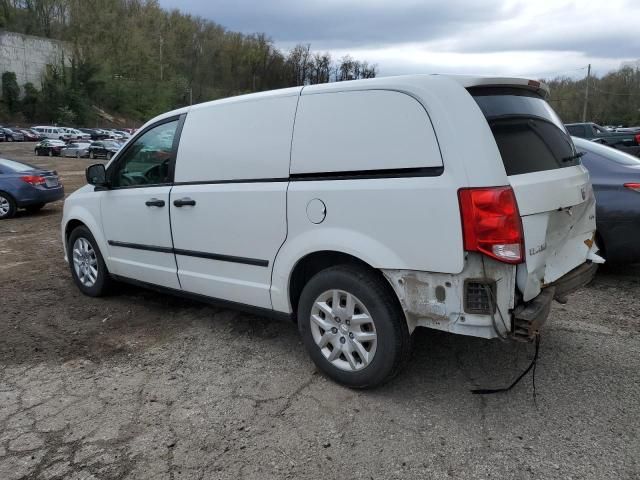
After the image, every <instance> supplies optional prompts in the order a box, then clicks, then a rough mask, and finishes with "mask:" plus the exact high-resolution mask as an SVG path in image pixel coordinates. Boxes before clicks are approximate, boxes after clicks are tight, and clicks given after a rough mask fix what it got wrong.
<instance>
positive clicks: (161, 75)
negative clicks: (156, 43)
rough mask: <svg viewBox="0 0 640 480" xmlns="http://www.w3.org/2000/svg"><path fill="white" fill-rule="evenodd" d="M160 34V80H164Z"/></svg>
mask: <svg viewBox="0 0 640 480" xmlns="http://www.w3.org/2000/svg"><path fill="white" fill-rule="evenodd" d="M162 42H163V39H162V36H160V81H162V80H164V78H163V77H164V72H163V70H162Z"/></svg>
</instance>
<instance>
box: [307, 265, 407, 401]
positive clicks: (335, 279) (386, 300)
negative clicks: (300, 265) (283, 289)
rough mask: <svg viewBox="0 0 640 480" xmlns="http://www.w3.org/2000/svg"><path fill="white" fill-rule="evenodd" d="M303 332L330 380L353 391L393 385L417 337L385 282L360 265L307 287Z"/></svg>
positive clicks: (333, 271) (324, 274) (335, 270)
mask: <svg viewBox="0 0 640 480" xmlns="http://www.w3.org/2000/svg"><path fill="white" fill-rule="evenodd" d="M298 328H299V330H300V335H301V337H302V341H303V343H304V345H305V347H306V349H307V351H308V352H309V355H310V356H311V358H312V359H313V361H314V362H315V364H316V365H317V366H318V368H319V369H320V370H321V371H323V372H324V373H325V374H326V375H327V376H328V377H330V378H331V379H333V380H335V381H336V382H338V383H341V384H343V385H346V386H349V387H352V388H371V387H375V386H378V385H381V384H383V383H385V382H387V381H389V380H390V379H392V378H393V377H394V376H395V375H396V374H397V373H398V372H399V371H400V370H401V368H402V367H403V366H404V364H405V363H406V362H407V360H408V358H409V355H410V353H411V336H410V335H409V330H408V328H407V323H406V320H405V318H404V314H403V313H402V311H401V309H400V307H399V305H398V302H397V299H396V298H395V297H394V294H393V292H392V291H391V290H390V288H389V286H388V285H386V284H385V281H384V279H382V278H380V277H379V276H378V275H376V274H374V273H373V272H371V271H369V270H367V269H366V268H364V267H360V266H356V265H340V266H336V267H331V268H328V269H326V270H323V271H321V272H320V273H318V274H316V275H315V276H314V277H313V278H311V280H309V282H308V283H307V285H305V287H304V289H303V291H302V294H301V296H300V301H299V304H298Z"/></svg>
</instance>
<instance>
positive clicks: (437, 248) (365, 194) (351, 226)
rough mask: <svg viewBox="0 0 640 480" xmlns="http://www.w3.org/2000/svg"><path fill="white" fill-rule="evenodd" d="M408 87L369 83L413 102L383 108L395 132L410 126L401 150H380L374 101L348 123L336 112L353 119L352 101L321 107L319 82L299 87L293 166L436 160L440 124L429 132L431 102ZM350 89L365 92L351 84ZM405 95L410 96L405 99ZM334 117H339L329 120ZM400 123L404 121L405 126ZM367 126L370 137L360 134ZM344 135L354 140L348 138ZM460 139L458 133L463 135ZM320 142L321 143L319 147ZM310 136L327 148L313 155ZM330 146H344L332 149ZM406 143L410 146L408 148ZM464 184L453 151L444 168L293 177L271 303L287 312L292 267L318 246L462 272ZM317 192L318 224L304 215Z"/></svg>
mask: <svg viewBox="0 0 640 480" xmlns="http://www.w3.org/2000/svg"><path fill="white" fill-rule="evenodd" d="M425 81H427V77H425ZM348 83H350V82H348ZM400 87H402V86H400ZM414 87H415V85H407V89H406V91H393V92H391V91H390V92H381V91H380V89H379V88H377V86H376V85H375V84H374V85H372V88H371V91H370V92H367V93H368V94H369V95H370V96H369V98H368V100H369V101H371V100H372V99H373V98H374V97H373V96H375V95H376V93H378V94H386V93H392V94H394V95H397V96H396V97H395V98H397V99H399V100H398V102H401V103H402V104H403V105H404V106H405V107H406V106H408V105H411V107H409V109H410V110H411V111H408V110H405V114H404V115H403V113H402V108H401V107H402V106H399V105H392V106H390V107H389V108H387V110H386V111H387V112H390V111H391V112H393V113H394V117H393V123H394V127H393V128H394V129H395V130H396V131H398V132H400V133H401V134H400V136H402V135H406V134H407V132H408V133H409V135H408V136H407V139H406V141H404V142H403V143H404V147H403V148H402V149H401V151H399V152H398V153H399V154H394V152H393V151H389V150H388V149H387V150H382V153H383V154H384V155H381V149H380V142H379V141H378V138H376V135H379V134H380V131H379V129H378V127H379V126H380V125H381V124H385V123H389V122H388V121H389V119H385V121H384V122H381V121H380V118H379V116H380V115H384V112H381V111H375V109H374V111H372V112H370V114H369V115H367V114H363V113H362V111H359V112H358V114H357V115H352V116H351V117H352V118H353V117H357V119H358V120H359V121H358V122H353V123H349V122H344V121H342V119H344V118H349V112H348V111H342V110H344V109H341V108H340V105H343V106H344V105H347V106H349V104H350V102H346V101H345V102H341V103H339V104H338V103H335V102H333V101H329V102H328V105H327V110H323V107H322V95H320V94H317V95H316V94H315V92H316V91H317V90H318V91H319V92H321V91H322V89H317V88H315V87H310V88H309V89H308V90H307V88H305V89H304V90H303V92H302V95H301V98H300V103H299V106H298V114H297V116H296V122H295V127H294V135H293V147H292V158H291V170H292V174H294V175H295V174H296V173H304V174H309V173H312V172H314V171H315V172H319V173H320V172H331V171H336V170H339V171H351V170H369V169H371V170H376V169H399V168H416V167H433V166H435V165H441V164H442V157H441V154H440V147H439V145H438V141H439V136H438V138H436V135H437V134H438V133H439V132H438V129H435V133H434V126H433V124H432V122H431V119H430V118H429V117H430V111H429V105H428V104H425V103H423V102H421V101H420V100H419V97H418V96H417V95H416V88H414ZM457 87H458V88H457V89H456V91H455V93H456V95H458V96H460V95H467V96H469V95H468V94H467V93H466V91H465V90H464V89H463V88H462V87H459V86H457ZM334 88H335V87H334ZM353 90H354V89H353V88H347V89H346V91H353ZM307 92H308V95H312V96H313V97H314V98H313V101H314V105H313V109H311V110H312V111H313V112H314V114H313V115H305V114H304V112H305V108H306V107H305V103H304V102H305V99H306V95H305V94H306V93H307ZM319 92H318V93H319ZM332 93H333V92H332ZM353 93H355V94H359V95H360V94H361V92H359V91H357V90H356V91H354V92H353ZM384 96H385V97H386V98H385V100H384V102H387V103H388V102H389V101H390V97H389V96H387V95H384ZM345 97H346V96H345ZM345 97H342V98H345ZM361 98H362V97H361ZM345 99H346V98H345ZM407 99H409V101H410V103H407V102H406V100H407ZM469 100H470V102H472V103H470V104H469V105H471V106H475V104H474V103H473V100H472V99H471V97H470V96H469ZM329 104H330V105H329ZM354 105H359V108H361V109H363V110H365V111H366V108H367V102H354ZM415 106H418V107H420V112H421V113H420V116H417V115H416V110H415V109H414V108H413V107H415ZM329 107H331V108H329ZM396 107H398V108H396ZM476 108H477V107H476ZM427 112H429V113H427ZM301 113H302V115H301ZM479 114H480V119H481V120H482V121H483V122H484V123H485V124H486V122H485V121H484V117H483V116H482V114H481V113H479ZM334 116H335V117H336V119H335V121H332V118H334ZM337 117H340V119H337ZM403 122H407V124H406V125H404V127H403V124H402V123H403ZM418 122H421V126H420V128H419V129H418V128H416V124H417V123H418ZM336 123H338V124H340V129H339V134H338V138H337V141H336V142H334V138H335V137H336V129H335V124H336ZM350 128H352V129H354V130H357V134H354V135H353V136H350V135H349V134H348V132H345V129H347V130H348V129H350ZM444 128H449V127H448V126H447V127H444ZM367 130H368V131H369V133H368V135H369V136H367V135H366V134H363V131H364V132H367ZM487 130H488V127H487ZM312 132H313V133H314V135H312ZM412 135H414V136H415V135H422V137H423V138H421V139H416V138H411V136H412ZM489 135H490V132H489ZM350 137H351V138H354V139H357V142H353V143H352V144H349V143H348V142H345V139H348V138H350ZM425 139H426V141H424V140H425ZM456 140H457V141H460V138H457V139H456ZM320 141H322V142H323V143H324V144H326V147H323V146H321V145H320ZM300 142H305V144H303V145H301V144H300ZM312 143H315V144H316V145H318V149H319V148H322V149H323V150H324V153H325V154H324V155H318V154H316V153H315V152H314V150H313V149H311V148H309V144H312ZM336 145H339V146H340V148H335V149H331V146H336ZM407 145H410V146H411V148H412V149H409V150H407V148H406V146H407ZM471 147H472V148H473V145H471ZM494 148H495V146H494ZM316 150H317V149H316ZM496 150H497V148H496ZM300 155H305V158H300ZM366 158H371V159H372V164H371V167H369V168H365V165H366V164H365V163H363V160H366ZM498 158H499V157H498ZM354 159H355V160H354ZM503 175H504V172H503ZM494 181H495V179H494ZM505 181H506V178H505ZM467 185H468V181H467V178H466V173H465V167H464V165H463V162H462V161H460V160H459V159H457V160H456V161H455V163H453V161H452V162H451V166H449V165H448V164H447V162H446V161H445V162H444V172H443V173H442V174H440V175H438V176H416V177H403V178H363V179H350V180H346V179H339V180H335V179H329V180H305V181H292V182H291V183H290V185H289V190H288V201H287V221H288V233H287V240H286V242H285V244H284V245H283V247H282V248H281V250H280V252H279V253H278V256H277V258H276V262H275V264H274V271H273V277H272V296H271V298H272V303H273V308H274V309H275V310H279V311H291V305H290V302H289V298H288V295H287V292H288V288H289V279H290V274H291V272H292V270H293V268H294V267H295V264H296V263H297V262H298V261H299V260H300V259H301V258H303V257H304V256H306V255H307V254H309V253H313V252H316V251H322V250H331V251H338V252H344V253H348V254H350V255H353V256H355V257H357V258H359V259H361V260H363V261H365V262H367V263H368V264H369V265H371V266H372V267H374V268H379V269H398V270H418V271H426V272H442V273H454V274H455V273H459V272H461V271H462V270H463V268H464V263H465V261H464V251H463V244H462V229H461V225H460V211H459V205H458V197H457V191H458V189H459V188H460V187H463V186H467ZM314 199H320V200H322V202H324V204H325V206H326V217H325V220H324V221H323V222H322V223H320V224H314V223H312V222H311V221H310V220H309V217H308V215H307V206H308V204H309V202H311V201H312V200H314Z"/></svg>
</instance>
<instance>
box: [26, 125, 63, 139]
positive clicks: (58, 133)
mask: <svg viewBox="0 0 640 480" xmlns="http://www.w3.org/2000/svg"><path fill="white" fill-rule="evenodd" d="M32 130H35V131H36V132H38V133H39V134H41V135H43V136H44V137H46V138H51V139H52V140H69V139H70V138H71V135H70V134H69V133H67V132H66V131H65V129H63V128H59V127H52V126H38V127H33V128H32Z"/></svg>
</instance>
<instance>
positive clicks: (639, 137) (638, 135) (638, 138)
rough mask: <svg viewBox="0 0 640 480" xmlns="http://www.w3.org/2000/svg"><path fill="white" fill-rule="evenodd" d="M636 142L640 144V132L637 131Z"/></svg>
mask: <svg viewBox="0 0 640 480" xmlns="http://www.w3.org/2000/svg"><path fill="white" fill-rule="evenodd" d="M636 143H637V144H638V145H640V133H636Z"/></svg>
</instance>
